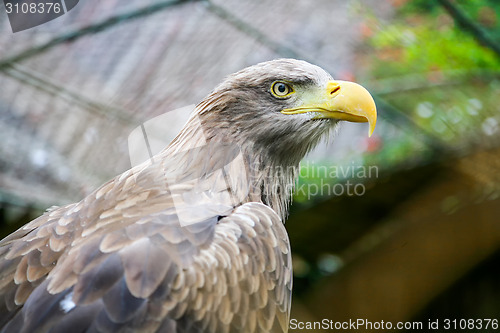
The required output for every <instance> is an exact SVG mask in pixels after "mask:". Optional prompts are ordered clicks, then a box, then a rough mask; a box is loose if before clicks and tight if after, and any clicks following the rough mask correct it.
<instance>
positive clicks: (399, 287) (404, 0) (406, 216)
mask: <svg viewBox="0 0 500 333" xmlns="http://www.w3.org/2000/svg"><path fill="white" fill-rule="evenodd" d="M280 57H293V58H299V59H305V60H307V61H309V62H312V63H315V64H317V65H319V66H321V67H323V68H324V69H326V70H327V71H329V72H330V73H331V74H332V75H333V76H334V77H335V78H337V79H343V80H355V81H356V82H359V83H360V84H362V85H364V86H365V87H367V88H368V90H369V91H370V92H372V94H373V96H374V97H375V100H376V103H377V106H378V111H379V120H378V124H377V128H376V129H375V133H374V135H373V136H372V137H370V138H368V137H367V135H366V134H367V126H366V125H360V124H344V126H343V128H342V129H341V130H340V132H339V133H338V134H337V135H336V137H335V138H333V139H330V140H329V141H330V142H325V143H322V144H321V145H320V146H319V147H318V148H317V149H316V150H315V151H314V152H312V153H311V154H310V155H309V156H308V157H307V158H306V159H305V160H304V161H303V163H302V169H301V177H300V180H299V182H298V184H297V193H296V195H295V198H294V204H293V206H292V210H291V212H290V217H289V219H288V221H287V223H286V226H287V229H288V231H289V235H290V240H291V245H292V252H293V260H294V275H295V280H294V296H293V306H292V318H295V319H297V320H298V321H318V320H322V319H324V318H327V319H329V320H333V321H348V320H349V319H351V320H356V319H359V318H361V319H366V320H370V321H381V320H384V322H387V321H390V322H393V323H396V322H398V321H415V322H422V323H423V325H424V328H425V327H426V325H427V323H428V321H429V320H431V321H435V320H440V322H441V323H443V320H445V319H447V318H448V319H457V320H460V319H484V318H489V319H494V318H496V319H500V284H499V283H498V281H500V251H499V245H500V223H499V222H500V221H499V217H500V196H499V194H500V174H499V170H500V140H499V139H500V124H499V122H500V112H499V111H500V2H498V1H496V0H455V1H452V0H438V1H424V0H413V1H412V0H366V1H337V0H316V1H306V0H299V1H285V0H272V1H271V0H254V1H250V0H244V1H241V0H239V1H233V0H229V1H222V0H210V1H182V0H170V1H165V0H147V1H145V0H141V1H139V0H131V1H118V0H107V1H97V0H84V1H83V0H82V1H80V2H79V3H78V4H77V5H76V6H75V7H74V8H73V9H72V10H71V11H69V12H67V13H66V14H64V15H62V16H61V17H59V18H57V19H55V20H53V21H50V22H48V23H45V24H43V25H40V26H38V27H35V28H31V29H28V30H24V31H20V32H17V33H12V30H11V26H10V25H9V21H8V18H7V14H6V12H5V10H4V8H3V5H0V233H1V236H2V237H3V236H5V235H7V234H8V233H10V232H12V231H14V230H15V229H17V228H18V227H20V226H21V225H22V224H24V223H26V222H28V221H30V220H31V219H33V218H35V217H36V216H38V215H40V214H41V213H43V211H44V210H45V209H46V208H48V207H50V206H52V205H63V204H66V203H70V202H75V201H78V200H81V199H82V198H83V197H84V196H85V195H86V194H88V193H90V192H91V191H92V190H94V189H95V188H96V187H98V186H99V185H101V184H102V183H104V182H105V181H106V180H108V179H110V178H112V177H113V176H115V175H116V174H118V173H121V172H123V171H125V170H126V169H128V168H129V167H130V163H131V162H130V156H129V153H128V136H129V134H130V133H131V132H132V131H133V130H134V129H135V128H137V126H139V125H140V124H142V123H144V122H146V121H147V120H149V119H152V118H154V117H156V116H159V115H162V114H164V113H165V112H167V111H170V110H175V109H178V108H180V107H184V106H186V105H191V104H196V103H197V102H199V101H200V100H201V99H202V98H203V97H204V96H205V95H207V94H208V93H209V92H210V91H211V89H213V88H214V87H215V85H216V84H217V83H219V82H220V81H221V80H222V79H223V78H224V77H225V76H226V75H228V74H230V73H232V72H235V71H237V70H239V69H241V68H243V67H246V66H248V65H252V64H255V63H257V62H260V61H265V60H270V59H274V58H280ZM184 116H185V115H184ZM184 116H183V115H180V116H179V117H180V118H182V117H184ZM176 117H177V116H176ZM174 120H175V119H174ZM177 123H180V121H177V122H176V121H172V125H171V126H170V125H169V126H167V127H166V128H167V130H166V131H167V132H169V133H168V135H173V134H175V133H176V132H177V131H178V129H179V126H180V125H178V124H177ZM441 330H443V331H444V329H443V326H442V325H441ZM292 331H296V332H300V331H301V330H300V329H297V330H292ZM304 331H306V330H304ZM307 331H308V332H310V331H311V330H307ZM346 331H348V330H346ZM365 331H370V330H365ZM407 331H408V332H411V331H414V330H412V329H408V330H407ZM435 331H436V332H438V331H440V330H435ZM448 331H449V330H448ZM464 331H471V332H472V331H478V332H479V331H481V332H485V331H494V329H489V330H484V328H483V329H482V330H480V329H468V330H464Z"/></svg>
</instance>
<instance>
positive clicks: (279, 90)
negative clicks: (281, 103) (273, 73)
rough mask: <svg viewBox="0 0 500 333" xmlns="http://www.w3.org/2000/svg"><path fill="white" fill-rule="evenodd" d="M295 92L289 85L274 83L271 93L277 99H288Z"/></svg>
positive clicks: (280, 82)
mask: <svg viewBox="0 0 500 333" xmlns="http://www.w3.org/2000/svg"><path fill="white" fill-rule="evenodd" d="M294 92H295V91H294V90H293V88H292V87H291V86H290V85H289V84H288V83H286V82H283V81H276V82H273V84H272V86H271V93H272V94H273V95H274V97H277V98H284V97H288V96H290V95H291V94H293V93H294Z"/></svg>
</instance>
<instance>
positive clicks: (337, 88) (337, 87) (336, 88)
mask: <svg viewBox="0 0 500 333" xmlns="http://www.w3.org/2000/svg"><path fill="white" fill-rule="evenodd" d="M339 90H340V86H336V87H335V88H333V89H332V91H331V92H330V95H333V94H335V93H336V92H337V91H339Z"/></svg>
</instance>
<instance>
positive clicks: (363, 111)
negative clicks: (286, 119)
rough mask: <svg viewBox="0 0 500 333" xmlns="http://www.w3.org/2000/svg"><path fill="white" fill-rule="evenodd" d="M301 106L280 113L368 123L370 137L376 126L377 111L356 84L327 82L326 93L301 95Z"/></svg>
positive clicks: (360, 87)
mask: <svg viewBox="0 0 500 333" xmlns="http://www.w3.org/2000/svg"><path fill="white" fill-rule="evenodd" d="M301 97H302V98H301V100H302V105H300V106H298V107H295V108H290V109H284V110H282V111H281V113H283V114H299V113H313V114H314V116H313V118H312V119H327V118H331V119H339V120H347V121H351V122H356V123H366V122H367V123H368V125H369V132H368V135H369V136H371V135H372V133H373V130H374V129H375V124H376V123H377V108H376V106H375V102H374V101H373V97H372V96H371V95H370V93H369V92H368V90H366V89H365V88H363V87H362V86H360V85H359V84H357V83H353V82H347V81H329V82H328V83H327V85H326V89H325V90H319V91H318V92H316V93H313V94H311V93H309V92H308V93H304V95H303V96H301Z"/></svg>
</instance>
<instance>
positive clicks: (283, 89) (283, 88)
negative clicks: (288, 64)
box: [278, 83, 286, 93]
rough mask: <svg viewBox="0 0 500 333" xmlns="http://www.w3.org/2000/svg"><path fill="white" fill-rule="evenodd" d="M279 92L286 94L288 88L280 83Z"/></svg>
mask: <svg viewBox="0 0 500 333" xmlns="http://www.w3.org/2000/svg"><path fill="white" fill-rule="evenodd" d="M278 91H279V92H280V93H284V92H285V91H286V86H285V85H284V84H283V83H280V84H279V85H278Z"/></svg>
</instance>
